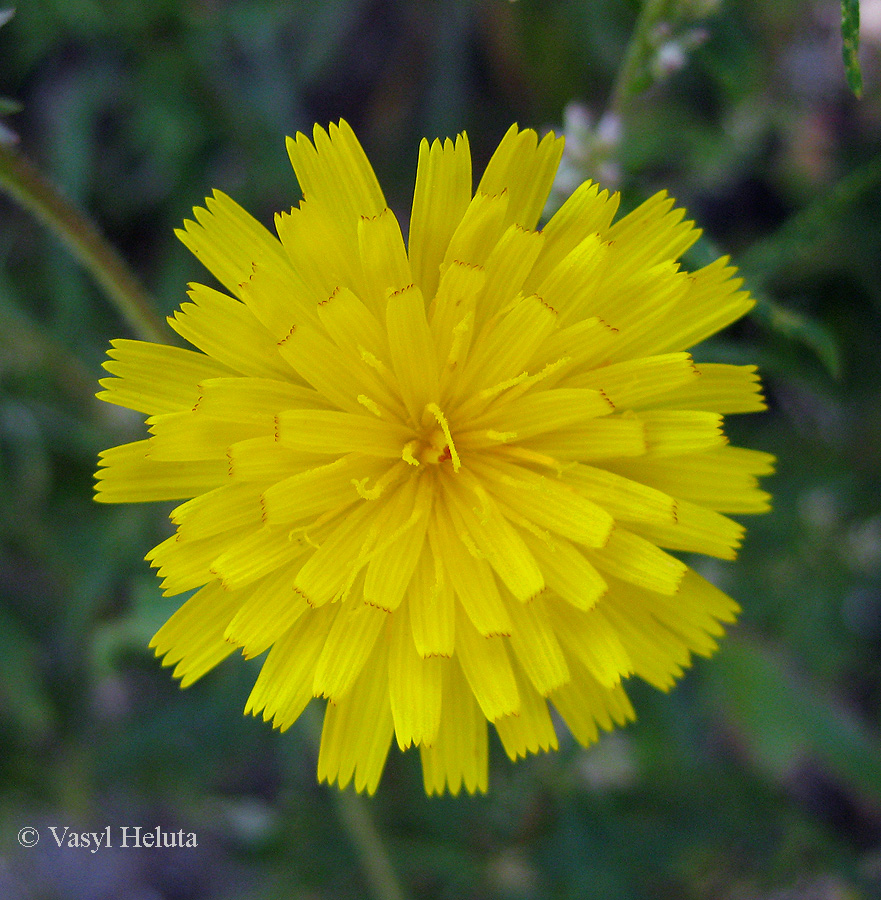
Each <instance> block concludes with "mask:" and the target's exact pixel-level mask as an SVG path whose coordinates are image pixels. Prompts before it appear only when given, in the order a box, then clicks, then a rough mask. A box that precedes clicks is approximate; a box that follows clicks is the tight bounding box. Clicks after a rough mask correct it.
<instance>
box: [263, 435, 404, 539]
mask: <svg viewBox="0 0 881 900" xmlns="http://www.w3.org/2000/svg"><path fill="white" fill-rule="evenodd" d="M387 469H388V463H387V462H384V461H379V460H375V459H370V458H367V459H365V458H364V457H363V456H360V455H359V454H355V453H353V454H349V455H348V456H342V457H340V458H339V459H337V460H334V461H333V462H331V463H327V464H326V465H323V466H316V467H315V468H313V469H306V470H304V471H302V472H297V473H296V475H291V476H289V477H288V478H285V479H284V480H283V481H279V482H277V483H276V484H273V485H272V486H271V487H268V488H267V489H266V490H265V491H264V492H263V494H262V497H261V502H262V512H263V521H264V522H265V523H266V524H267V525H273V526H275V525H287V524H290V523H293V522H300V521H302V520H303V519H309V518H314V517H316V516H318V515H320V514H321V513H323V512H326V511H327V510H328V509H336V508H337V507H343V506H348V505H350V504H352V503H356V502H363V501H362V498H361V495H360V494H359V493H358V489H357V487H356V485H355V484H354V482H355V481H356V480H359V479H363V478H370V479H373V478H377V477H379V476H380V475H381V474H382V473H383V472H384V471H386V470H387Z"/></svg>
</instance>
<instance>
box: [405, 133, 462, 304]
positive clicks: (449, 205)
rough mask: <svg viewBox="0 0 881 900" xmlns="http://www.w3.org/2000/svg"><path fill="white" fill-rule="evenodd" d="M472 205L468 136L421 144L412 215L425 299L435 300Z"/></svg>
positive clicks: (413, 253) (414, 256) (413, 259)
mask: <svg viewBox="0 0 881 900" xmlns="http://www.w3.org/2000/svg"><path fill="white" fill-rule="evenodd" d="M470 202H471V150H470V148H469V146H468V137H467V136H466V135H465V134H464V132H463V133H462V134H460V135H458V136H457V137H456V142H455V144H454V143H453V142H452V141H451V140H450V139H449V138H447V139H446V140H445V141H444V142H443V144H441V142H440V141H438V140H435V141H433V142H432V143H431V145H430V146H429V143H428V141H426V140H424V139H423V140H422V142H421V143H420V144H419V163H418V166H417V169H416V188H415V190H414V192H413V211H412V213H411V215H410V265H411V266H412V269H413V277H414V279H415V281H416V284H417V285H419V287H420V288H421V290H422V293H423V295H424V296H425V297H428V298H432V297H434V294H435V291H436V290H437V286H438V279H439V277H440V264H441V262H442V260H443V259H444V256H445V253H446V249H447V246H448V245H449V242H450V238H451V237H452V235H453V232H454V231H455V230H456V227H457V226H458V224H459V222H460V221H461V219H462V216H463V215H464V214H465V210H466V209H467V208H468V204H469V203H470Z"/></svg>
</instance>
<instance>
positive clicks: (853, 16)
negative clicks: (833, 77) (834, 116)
mask: <svg viewBox="0 0 881 900" xmlns="http://www.w3.org/2000/svg"><path fill="white" fill-rule="evenodd" d="M859 50H860V0H841V54H842V56H843V57H844V71H845V74H846V75H847V83H848V84H849V85H850V89H851V90H852V91H853V92H854V94H855V96H857V97H862V95H863V76H862V74H861V73H860V58H859Z"/></svg>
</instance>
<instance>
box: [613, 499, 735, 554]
mask: <svg viewBox="0 0 881 900" xmlns="http://www.w3.org/2000/svg"><path fill="white" fill-rule="evenodd" d="M631 528H633V530H634V531H635V532H636V533H637V534H640V535H642V536H643V537H645V538H648V539H649V540H650V541H652V542H653V543H655V544H657V545H658V546H659V547H666V548H667V549H669V550H685V551H687V552H689V553H705V554H706V555H707V556H717V557H719V558H720V559H735V558H736V556H737V551H738V549H739V547H740V544H741V541H742V540H743V535H744V531H745V529H744V527H743V525H741V524H740V523H739V522H735V521H734V520H733V519H729V518H727V517H726V516H723V515H722V514H721V513H717V512H714V511H713V510H711V509H705V508H704V507H702V506H698V505H697V504H695V503H688V502H686V501H685V500H680V501H678V503H677V505H676V521H675V522H668V523H666V524H664V523H660V522H635V523H633V524H632V525H631Z"/></svg>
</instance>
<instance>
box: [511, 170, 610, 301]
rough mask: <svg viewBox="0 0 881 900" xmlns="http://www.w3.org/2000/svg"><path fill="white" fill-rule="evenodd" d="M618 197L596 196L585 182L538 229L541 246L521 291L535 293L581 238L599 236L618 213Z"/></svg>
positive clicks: (595, 189) (594, 189)
mask: <svg viewBox="0 0 881 900" xmlns="http://www.w3.org/2000/svg"><path fill="white" fill-rule="evenodd" d="M620 199H621V197H620V195H619V194H617V193H614V194H611V195H610V194H609V192H608V191H602V192H600V189H599V185H597V184H595V183H594V182H591V181H585V182H584V184H582V185H580V186H579V187H578V188H577V189H576V190H575V192H574V193H573V194H572V196H571V197H569V199H568V200H567V201H566V202H565V203H564V204H563V205H562V206H561V207H560V209H559V210H558V211H557V212H556V213H555V214H554V215H553V216H552V217H551V220H550V221H549V222H548V223H547V225H545V227H544V228H543V229H542V233H543V234H544V236H545V240H544V245H543V247H542V250H541V253H540V254H539V257H538V260H537V261H536V264H535V266H534V268H533V270H532V273H531V274H530V276H529V278H528V279H527V281H526V284H525V286H524V289H525V290H527V291H534V290H537V288H538V285H539V284H541V282H542V280H544V279H545V278H547V277H548V275H549V274H550V273H551V272H552V271H553V270H554V268H556V266H557V265H559V264H560V262H562V260H563V259H565V257H566V256H568V254H569V253H571V252H572V250H574V249H575V248H576V247H577V246H578V245H579V244H580V243H581V242H582V241H583V240H584V239H585V238H587V237H588V236H589V235H592V234H599V235H600V236H602V235H603V234H604V233H605V232H606V231H607V229H608V227H609V224H610V223H611V221H612V219H613V218H614V216H615V211H616V210H617V209H618V203H619V201H620Z"/></svg>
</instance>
